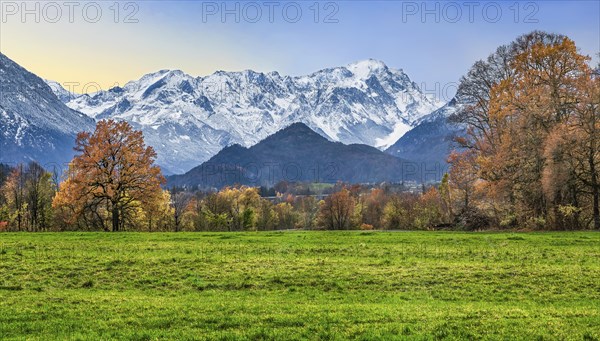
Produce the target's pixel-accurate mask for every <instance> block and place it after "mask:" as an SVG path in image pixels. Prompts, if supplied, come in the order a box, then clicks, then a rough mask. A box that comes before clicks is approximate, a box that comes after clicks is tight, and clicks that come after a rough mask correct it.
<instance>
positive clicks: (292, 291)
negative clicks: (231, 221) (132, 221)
mask: <svg viewBox="0 0 600 341" xmlns="http://www.w3.org/2000/svg"><path fill="white" fill-rule="evenodd" d="M115 338H117V339H131V340H155V339H178V340H185V339H248V340H250V339H253V340H254V339H273V340H282V339H313V340H317V339H319V340H321V339H349V338H350V339H381V340H391V339H442V338H449V339H544V340H552V339H557V340H563V339H574V340H582V339H587V340H599V339H600V233H594V232H573V233H570V232H564V233H458V232H406V233H387V232H360V231H356V232H259V233H39V234H37V233H36V234H26V233H10V234H7V233H4V234H0V339H3V340H7V339H8V340H10V339H39V340H52V339H90V340H99V339H115Z"/></svg>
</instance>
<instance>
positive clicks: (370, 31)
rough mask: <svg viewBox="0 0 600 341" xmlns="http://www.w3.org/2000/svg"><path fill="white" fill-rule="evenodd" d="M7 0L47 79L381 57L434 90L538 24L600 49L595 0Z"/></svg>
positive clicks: (311, 67)
mask: <svg viewBox="0 0 600 341" xmlns="http://www.w3.org/2000/svg"><path fill="white" fill-rule="evenodd" d="M6 3H7V2H6V1H2V11H3V13H2V21H1V22H0V25H1V26H0V50H1V51H2V52H3V53H5V54H7V55H8V56H9V57H11V58H13V59H14V60H15V61H17V62H18V63H20V64H21V65H23V66H25V67H27V68H28V69H30V70H31V71H33V72H35V73H36V74H38V75H40V76H42V77H45V78H49V79H55V80H58V81H59V82H72V81H76V82H81V83H86V82H97V83H99V84H100V85H101V86H102V87H109V86H110V85H112V84H114V83H119V84H122V83H124V82H126V81H128V80H131V79H137V78H139V77H140V76H142V75H143V74H145V73H148V72H153V71H156V70H159V69H181V70H183V71H185V72H187V73H190V74H192V75H206V74H210V73H212V72H214V71H216V70H227V71H235V70H243V69H254V70H257V71H273V70H277V71H279V72H280V73H282V74H290V75H301V74H307V73H310V72H313V71H316V70H318V69H322V68H326V67H332V66H339V65H345V64H348V63H351V62H353V61H357V60H362V59H367V58H374V59H379V60H382V61H384V62H385V63H386V64H387V65H388V66H390V67H396V68H402V69H403V70H404V71H405V72H406V73H407V74H408V75H409V76H410V77H411V78H412V79H413V80H414V81H415V82H417V83H418V84H422V85H423V87H426V88H428V89H430V90H432V91H433V89H435V88H436V87H437V88H438V89H439V88H444V87H452V86H453V84H454V83H455V82H456V81H458V79H459V77H460V76H461V75H462V74H464V73H465V72H466V71H467V70H468V68H469V67H470V65H472V64H473V62H475V61H476V60H478V59H481V58H485V57H486V56H487V55H488V54H489V53H491V52H492V51H493V50H495V48H496V47H497V46H498V45H501V44H505V43H509V42H510V41H512V40H513V39H514V38H516V37H517V36H519V35H521V34H524V33H527V32H530V31H532V30H536V29H539V30H546V31H551V32H557V33H562V34H566V35H568V36H569V37H571V38H572V39H573V40H575V42H576V43H577V45H578V47H579V48H580V49H581V52H583V53H585V54H589V55H595V54H597V53H598V51H600V2H599V1H521V2H514V1H509V2H500V1H496V2H485V1H483V2H481V1H465V2H462V1H456V2H455V1H449V2H448V1H445V2H434V1H428V2H422V1H369V2H367V1H332V2H327V1H325V2H318V3H315V2H313V1H309V2H278V1H271V2H269V1H265V2H261V1H257V2H227V3H224V2H222V1H218V2H202V1H163V2H159V1H138V2H133V5H131V4H130V5H127V2H120V3H119V6H118V9H119V11H118V14H117V12H116V8H115V7H111V6H114V4H113V2H112V1H110V2H96V3H94V4H93V5H88V6H87V7H86V8H87V10H88V11H89V13H88V14H84V13H83V10H82V7H83V6H85V5H86V4H87V3H86V2H82V3H80V4H81V6H80V7H77V8H75V9H74V12H73V13H74V14H73V17H72V18H68V16H67V14H66V13H67V10H68V9H67V8H62V9H61V10H62V16H61V17H58V18H56V15H54V14H55V9H54V8H44V6H45V3H41V4H40V5H39V6H40V8H39V12H40V13H41V17H40V20H39V21H40V22H39V23H37V22H35V15H26V16H25V18H24V19H25V20H23V17H22V16H21V14H22V13H21V11H22V8H17V10H16V11H17V12H16V13H15V8H14V7H10V6H8V7H7V5H6ZM14 3H15V4H19V3H20V2H14ZM59 4H61V3H60V2H59ZM224 6H225V7H226V8H224ZM97 8H100V10H101V11H102V15H101V17H99V18H98V19H97V22H90V21H93V20H88V19H94V20H95V19H96V18H94V17H93V14H94V11H95V10H96V9H97ZM317 8H318V15H317ZM29 9H30V10H31V9H33V10H34V11H35V10H36V8H35V5H30V7H29ZM271 9H272V12H270V10H271ZM298 9H299V10H300V11H301V14H299V12H298ZM498 9H499V10H500V11H501V13H499V11H498ZM224 10H229V14H227V15H226V16H225V17H223V16H222V14H223V11H224ZM258 10H260V12H261V13H260V15H258ZM44 11H45V12H44ZM134 12H135V14H133V16H131V17H129V18H128V17H127V15H128V14H132V13H134ZM90 13H91V14H90ZM49 19H51V20H49ZM70 19H73V20H72V21H73V22H70ZM127 19H130V20H127ZM223 19H224V20H223ZM49 21H54V22H49ZM115 21H117V22H115ZM125 21H134V22H129V23H127V22H125ZM136 21H137V22H136ZM236 21H237V22H236ZM597 60H598V58H597V57H595V61H597ZM436 84H437V85H436Z"/></svg>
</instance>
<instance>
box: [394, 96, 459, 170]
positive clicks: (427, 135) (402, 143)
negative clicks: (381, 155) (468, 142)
mask: <svg viewBox="0 0 600 341" xmlns="http://www.w3.org/2000/svg"><path fill="white" fill-rule="evenodd" d="M457 108H458V104H457V103H456V100H454V99H453V100H451V101H450V102H448V104H446V105H445V106H443V107H442V108H440V109H438V110H436V111H434V112H432V113H431V114H429V115H427V116H424V117H423V118H421V119H420V120H419V121H418V122H417V124H416V126H415V127H414V128H413V129H411V130H410V131H409V132H407V133H406V134H404V136H402V137H401V138H400V139H399V140H398V141H397V142H396V143H394V144H393V145H392V146H390V147H389V148H388V149H386V151H385V152H386V153H388V154H390V155H394V156H396V157H401V158H405V159H409V160H411V161H414V162H416V163H425V164H426V165H427V168H428V169H433V168H434V167H436V166H438V165H439V166H441V167H446V159H447V157H448V155H449V154H450V152H451V151H452V149H454V148H455V146H454V143H453V138H454V137H455V136H457V135H462V134H464V133H465V128H464V127H462V126H461V125H457V124H454V123H451V122H449V121H448V118H449V117H450V115H452V114H453V113H455V112H456V110H457Z"/></svg>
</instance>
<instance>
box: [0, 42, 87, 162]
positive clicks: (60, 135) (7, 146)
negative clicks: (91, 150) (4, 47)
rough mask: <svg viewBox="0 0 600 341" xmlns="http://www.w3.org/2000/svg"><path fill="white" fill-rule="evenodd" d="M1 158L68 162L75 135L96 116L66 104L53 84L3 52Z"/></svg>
mask: <svg viewBox="0 0 600 341" xmlns="http://www.w3.org/2000/svg"><path fill="white" fill-rule="evenodd" d="M0 127H1V128H2V129H0V162H3V163H17V162H27V161H31V160H36V161H38V162H39V163H41V164H42V165H45V164H48V163H55V164H57V163H59V164H64V163H66V162H68V161H70V159H71V158H72V156H73V155H74V151H73V147H74V146H75V136H76V134H77V132H79V131H82V130H92V129H93V127H94V120H92V119H90V118H89V117H87V116H86V115H84V114H82V113H79V112H77V111H74V110H72V109H70V108H68V107H67V106H66V105H64V104H63V103H62V102H61V101H60V100H59V99H58V98H57V97H56V95H55V94H54V93H53V92H52V90H51V89H50V87H49V86H48V85H47V84H46V83H45V82H44V80H42V79H41V78H39V77H37V76H36V75H34V74H32V73H30V72H29V71H27V70H25V69H24V68H22V67H21V66H19V65H18V64H16V63H15V62H13V61H12V60H10V59H9V58H8V57H7V56H5V55H4V54H2V53H0Z"/></svg>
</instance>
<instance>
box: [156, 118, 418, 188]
mask: <svg viewBox="0 0 600 341" xmlns="http://www.w3.org/2000/svg"><path fill="white" fill-rule="evenodd" d="M407 166H410V167H412V165H411V164H410V163H408V162H407V161H405V160H401V159H399V158H396V157H393V156H391V155H388V154H386V153H383V152H382V151H380V150H378V149H377V148H374V147H370V146H366V145H360V144H351V145H345V144H342V143H340V142H331V141H329V140H327V139H325V138H324V137H322V136H321V135H319V134H317V133H316V132H314V131H313V130H311V129H310V128H309V127H308V126H306V125H305V124H303V123H295V124H292V125H290V126H289V127H287V128H285V129H282V130H281V131H279V132H277V133H275V134H274V135H271V136H269V137H267V138H266V139H264V140H263V141H261V142H259V143H258V144H256V145H254V146H252V147H250V148H245V147H242V146H240V145H237V144H236V145H233V146H229V147H226V148H224V149H223V150H222V151H220V152H219V153H218V154H217V155H215V156H214V157H212V158H211V159H210V160H208V161H207V162H205V163H203V164H202V165H200V166H198V167H195V168H193V169H192V170H190V171H189V172H187V173H185V174H183V175H175V176H172V177H170V178H169V179H168V185H169V186H187V187H195V186H199V187H202V188H204V187H217V188H218V187H222V186H226V185H233V184H236V183H238V184H247V185H273V184H275V183H277V182H279V181H282V180H286V181H313V182H330V183H333V182H337V181H346V182H351V183H373V182H383V181H392V182H402V181H404V180H416V178H417V173H416V172H415V170H414V169H412V168H410V167H407Z"/></svg>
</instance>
